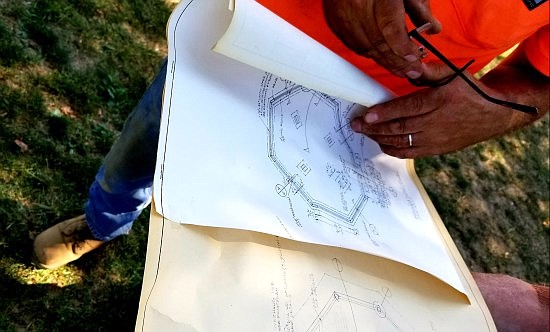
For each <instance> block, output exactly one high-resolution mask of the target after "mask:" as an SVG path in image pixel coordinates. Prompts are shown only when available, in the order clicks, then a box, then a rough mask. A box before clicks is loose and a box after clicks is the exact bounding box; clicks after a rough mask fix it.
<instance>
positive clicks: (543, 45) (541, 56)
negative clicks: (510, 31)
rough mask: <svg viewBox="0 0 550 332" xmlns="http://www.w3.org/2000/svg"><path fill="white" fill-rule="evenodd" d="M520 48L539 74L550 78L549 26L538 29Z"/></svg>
mask: <svg viewBox="0 0 550 332" xmlns="http://www.w3.org/2000/svg"><path fill="white" fill-rule="evenodd" d="M522 46H523V48H524V52H525V55H526V56H527V59H528V60H529V62H530V63H531V64H532V65H533V67H535V68H536V69H537V70H538V71H539V72H541V73H542V74H544V75H546V76H547V77H550V68H549V67H550V57H549V55H548V53H549V51H550V26H548V25H547V26H545V27H542V28H540V29H539V30H538V31H537V32H535V34H533V35H532V36H531V37H529V38H527V39H526V40H525V41H524V42H523V43H522Z"/></svg>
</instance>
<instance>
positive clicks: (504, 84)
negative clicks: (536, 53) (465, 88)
mask: <svg viewBox="0 0 550 332" xmlns="http://www.w3.org/2000/svg"><path fill="white" fill-rule="evenodd" d="M481 81H482V82H483V83H484V84H485V85H487V86H488V87H490V88H491V89H492V90H493V91H495V92H497V93H498V94H499V98H502V99H505V100H509V101H513V102H516V103H520V104H525V105H530V106H535V107H537V108H538V110H539V113H538V114H536V115H530V114H525V113H522V112H514V113H513V114H512V117H511V119H510V121H509V127H508V128H507V129H508V130H514V129H517V128H520V127H523V126H526V125H528V124H530V123H533V122H535V121H536V120H538V119H540V118H541V117H543V116H544V115H545V114H547V113H548V109H549V106H550V105H549V104H550V101H549V100H550V79H549V78H548V77H546V76H544V75H542V74H541V73H539V72H538V71H537V70H536V69H534V68H533V67H531V65H530V64H529V63H528V62H527V61H526V60H525V59H524V57H523V56H522V53H521V50H518V51H516V52H514V54H512V56H511V57H510V58H509V59H507V60H506V61H504V62H503V63H502V64H500V65H499V66H498V67H496V68H495V69H493V70H492V71H490V72H489V73H488V74H486V75H485V76H483V77H482V78H481Z"/></svg>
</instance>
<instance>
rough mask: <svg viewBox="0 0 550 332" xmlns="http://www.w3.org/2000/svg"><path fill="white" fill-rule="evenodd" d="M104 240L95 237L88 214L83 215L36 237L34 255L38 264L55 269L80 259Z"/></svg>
mask: <svg viewBox="0 0 550 332" xmlns="http://www.w3.org/2000/svg"><path fill="white" fill-rule="evenodd" d="M103 243H104V241H101V240H98V239H96V238H94V236H93V235H92V232H91V231H90V228H89V227H88V224H86V216H85V215H81V216H78V217H75V218H72V219H68V220H65V221H62V222H60V223H58V224H57V225H54V226H52V227H50V228H48V229H47V230H45V231H43V232H42V233H40V234H39V235H38V236H37V237H36V238H35V239H34V255H35V258H36V261H37V263H38V265H40V266H41V267H42V268H45V269H55V268H56V267H59V266H62V265H65V264H67V263H69V262H72V261H74V260H77V259H79V258H80V257H81V256H82V255H84V254H85V253H88V252H90V251H92V250H94V249H96V248H98V247H99V246H101V245H102V244H103Z"/></svg>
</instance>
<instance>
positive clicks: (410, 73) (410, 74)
mask: <svg viewBox="0 0 550 332" xmlns="http://www.w3.org/2000/svg"><path fill="white" fill-rule="evenodd" d="M405 75H407V77H408V78H412V79H413V80H414V79H417V78H419V77H420V76H422V74H420V73H419V72H417V71H416V70H411V71H408V72H407V73H406V74H405Z"/></svg>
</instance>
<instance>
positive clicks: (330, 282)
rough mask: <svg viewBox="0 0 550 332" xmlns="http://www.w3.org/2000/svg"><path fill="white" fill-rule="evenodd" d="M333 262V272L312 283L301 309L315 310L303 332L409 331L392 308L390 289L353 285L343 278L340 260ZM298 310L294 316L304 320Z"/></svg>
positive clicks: (407, 325) (403, 320)
mask: <svg viewBox="0 0 550 332" xmlns="http://www.w3.org/2000/svg"><path fill="white" fill-rule="evenodd" d="M332 261H333V265H334V267H335V271H332V272H330V273H324V274H323V276H322V277H321V279H320V280H319V281H318V282H316V283H315V281H314V280H312V283H314V284H312V287H311V292H310V295H309V297H308V298H307V299H306V301H305V302H304V303H303V304H302V305H301V306H300V308H301V309H304V311H307V310H305V308H306V307H311V308H315V310H314V311H313V312H314V314H313V317H312V318H311V324H310V325H309V326H308V327H307V329H306V330H305V331H306V332H323V331H334V328H335V327H338V331H342V332H346V331H350V332H351V331H362V330H364V329H365V327H367V326H377V327H378V328H379V329H380V330H384V331H404V330H411V327H410V324H408V323H407V322H406V320H405V319H404V317H402V316H401V315H400V314H399V313H398V312H397V310H396V309H395V308H394V307H393V306H392V304H391V302H390V298H391V297H392V293H391V291H390V289H389V288H387V287H380V289H371V288H369V287H364V286H363V285H358V284H355V283H352V282H350V281H348V280H346V279H345V276H344V271H343V265H342V263H341V262H340V261H339V259H338V258H333V259H332ZM311 278H312V279H313V277H311ZM300 311H301V310H300V309H299V310H297V312H296V317H299V319H300V320H304V317H302V316H301V312H300ZM308 314H310V315H311V312H308ZM404 327H406V328H404Z"/></svg>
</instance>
